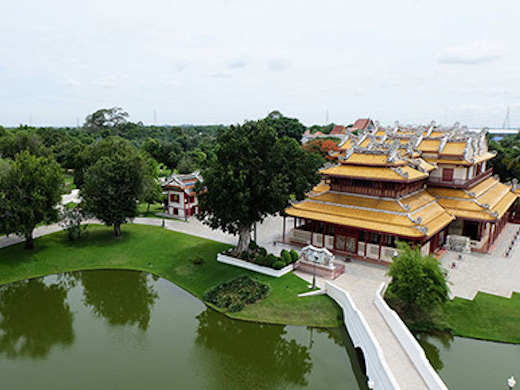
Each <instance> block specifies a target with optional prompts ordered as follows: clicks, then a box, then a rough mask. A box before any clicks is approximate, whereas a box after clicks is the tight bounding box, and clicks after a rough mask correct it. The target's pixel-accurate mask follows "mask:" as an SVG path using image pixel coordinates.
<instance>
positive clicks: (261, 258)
mask: <svg viewBox="0 0 520 390" xmlns="http://www.w3.org/2000/svg"><path fill="white" fill-rule="evenodd" d="M255 263H256V264H258V265H265V256H262V255H258V257H257V258H256V259H255Z"/></svg>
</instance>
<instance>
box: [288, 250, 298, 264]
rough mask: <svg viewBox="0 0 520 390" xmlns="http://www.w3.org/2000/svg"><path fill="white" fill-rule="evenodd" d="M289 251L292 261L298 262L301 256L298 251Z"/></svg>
mask: <svg viewBox="0 0 520 390" xmlns="http://www.w3.org/2000/svg"><path fill="white" fill-rule="evenodd" d="M289 253H290V255H291V263H296V262H297V261H298V259H299V257H300V255H299V254H298V252H296V251H295V250H294V249H291V251H290V252H289Z"/></svg>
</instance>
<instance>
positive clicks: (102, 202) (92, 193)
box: [81, 137, 153, 239]
mask: <svg viewBox="0 0 520 390" xmlns="http://www.w3.org/2000/svg"><path fill="white" fill-rule="evenodd" d="M89 161H90V162H91V165H90V166H89V167H88V168H87V169H86V171H85V175H84V183H83V186H82V188H81V196H82V197H83V201H84V208H85V210H86V211H87V212H89V213H91V214H92V215H94V216H95V217H96V218H98V219H99V220H101V221H102V222H103V223H104V224H105V225H108V226H113V227H114V237H115V238H118V239H119V238H121V237H122V235H121V225H122V224H123V223H126V222H127V221H128V220H129V219H132V218H135V216H136V215H137V202H138V200H139V199H142V197H143V194H144V191H145V188H146V185H147V183H149V180H150V175H153V171H152V169H151V168H150V164H148V163H147V161H146V159H145V157H144V156H143V155H142V154H141V153H140V152H139V151H138V150H137V149H136V148H135V147H134V146H133V145H132V144H131V143H130V142H128V141H127V140H125V139H123V138H119V137H108V138H105V139H104V140H103V141H100V142H99V143H97V144H96V145H94V146H93V148H92V151H91V156H90V157H89Z"/></svg>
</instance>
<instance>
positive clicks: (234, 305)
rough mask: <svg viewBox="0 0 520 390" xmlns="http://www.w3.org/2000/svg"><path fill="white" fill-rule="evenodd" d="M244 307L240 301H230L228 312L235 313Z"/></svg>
mask: <svg viewBox="0 0 520 390" xmlns="http://www.w3.org/2000/svg"><path fill="white" fill-rule="evenodd" d="M243 308H244V304H243V303H242V302H238V303H232V304H231V305H229V307H228V310H229V312H230V313H236V312H238V311H241V310H242V309H243Z"/></svg>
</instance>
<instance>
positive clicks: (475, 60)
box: [437, 41, 505, 65]
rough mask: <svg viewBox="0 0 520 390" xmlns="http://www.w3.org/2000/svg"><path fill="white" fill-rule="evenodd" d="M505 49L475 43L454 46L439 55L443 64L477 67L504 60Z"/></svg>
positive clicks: (493, 45)
mask: <svg viewBox="0 0 520 390" xmlns="http://www.w3.org/2000/svg"><path fill="white" fill-rule="evenodd" d="M504 54H505V48H503V47H502V46H498V45H495V44H492V43H489V42H485V41H475V42H473V43H470V44H469V45H464V46H452V47H446V48H444V49H442V50H441V51H440V52H439V54H438V55H437V60H438V61H439V62H440V63H441V64H463V65H477V64H484V63H488V62H493V61H496V60H499V59H500V58H502V57H503V56H504Z"/></svg>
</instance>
